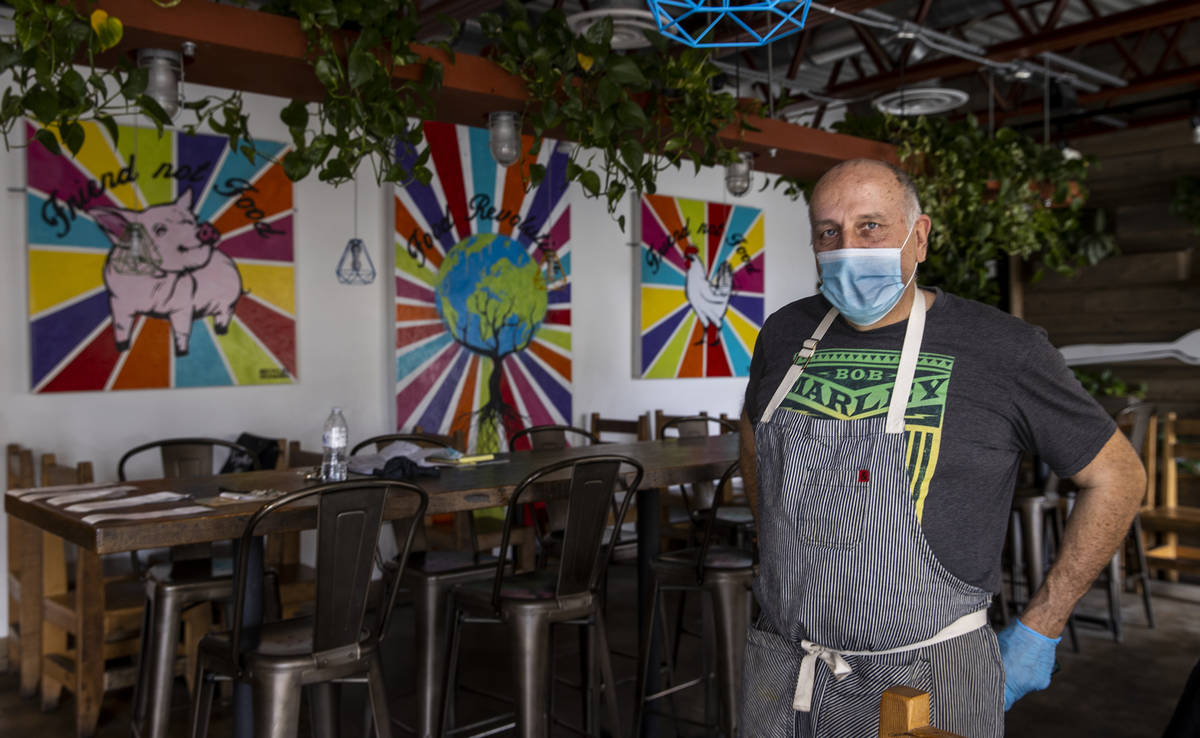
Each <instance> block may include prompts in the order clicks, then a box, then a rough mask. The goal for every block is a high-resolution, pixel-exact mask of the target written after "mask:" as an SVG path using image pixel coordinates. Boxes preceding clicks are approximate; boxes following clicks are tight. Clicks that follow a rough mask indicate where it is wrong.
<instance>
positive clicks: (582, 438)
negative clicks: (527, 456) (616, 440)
mask: <svg viewBox="0 0 1200 738" xmlns="http://www.w3.org/2000/svg"><path fill="white" fill-rule="evenodd" d="M599 442H600V440H599V439H597V438H596V436H594V435H593V434H592V432H591V431H589V430H587V429H586V428H576V427H575V426H573V425H532V426H530V427H528V428H522V429H521V430H519V431H517V432H516V433H514V434H512V435H511V436H509V437H508V449H509V450H510V451H517V450H518V449H517V444H518V443H520V444H524V445H525V446H527V447H528V448H529V449H533V450H535V451H543V450H558V449H564V448H567V447H569V446H592V445H594V444H597V443H599ZM520 450H525V449H520Z"/></svg>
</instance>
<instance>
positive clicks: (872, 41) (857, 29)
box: [850, 23, 894, 72]
mask: <svg viewBox="0 0 1200 738" xmlns="http://www.w3.org/2000/svg"><path fill="white" fill-rule="evenodd" d="M850 27H851V28H853V29H854V33H855V34H856V35H857V36H858V40H859V41H862V45H863V46H864V47H865V48H866V50H867V53H868V54H869V55H870V56H871V61H872V62H874V63H875V68H876V69H878V70H879V71H881V72H886V71H888V70H889V69H891V68H892V67H893V66H894V65H893V64H892V58H891V57H890V56H888V53H887V52H886V51H884V50H883V47H882V46H880V45H879V41H878V40H877V39H876V38H875V36H874V34H872V33H871V32H870V31H869V30H867V29H866V28H864V27H863V26H862V25H861V24H859V23H851V24H850Z"/></svg>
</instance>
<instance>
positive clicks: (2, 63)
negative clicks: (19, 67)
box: [0, 41, 21, 73]
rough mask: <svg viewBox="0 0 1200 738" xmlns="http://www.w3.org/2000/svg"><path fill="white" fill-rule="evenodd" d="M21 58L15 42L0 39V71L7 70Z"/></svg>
mask: <svg viewBox="0 0 1200 738" xmlns="http://www.w3.org/2000/svg"><path fill="white" fill-rule="evenodd" d="M20 60H21V50H20V49H18V48H17V47H16V45H15V44H10V43H8V42H6V41H0V73H4V72H7V71H8V70H9V69H11V68H12V67H13V65H14V64H16V63H17V62H19V61H20Z"/></svg>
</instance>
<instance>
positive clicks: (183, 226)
mask: <svg viewBox="0 0 1200 738" xmlns="http://www.w3.org/2000/svg"><path fill="white" fill-rule="evenodd" d="M88 214H89V215H90V216H91V217H92V219H93V220H95V221H96V223H97V224H99V225H100V227H102V228H103V229H104V230H105V231H106V232H107V233H108V236H109V240H111V241H112V244H113V247H112V249H111V250H109V252H108V259H107V260H106V261H105V263H104V284H105V285H106V286H107V287H108V307H109V311H110V312H111V313H112V321H113V332H114V333H115V336H116V343H117V350H118V351H125V350H126V349H128V348H129V340H130V337H131V336H130V334H131V333H132V331H133V323H134V318H135V317H136V316H138V315H147V316H149V317H152V318H166V319H167V320H168V321H170V323H171V333H172V335H173V336H174V339H175V355H176V356H186V355H187V352H188V340H189V338H190V337H191V333H192V321H194V320H196V319H197V318H204V317H206V316H209V315H211V316H213V327H214V328H215V329H216V331H217V333H218V334H224V333H225V332H226V331H227V330H229V321H230V320H232V319H233V311H234V308H235V307H236V306H237V301H238V299H239V298H241V296H242V276H241V274H239V273H238V268H237V265H235V264H234V263H233V259H230V258H229V257H228V256H227V255H225V254H224V253H223V252H221V251H220V250H218V249H217V248H216V244H217V241H219V240H220V238H221V234H220V232H219V231H217V229H216V228H215V227H213V225H212V224H211V223H197V222H196V215H195V213H193V212H192V191H191V190H186V191H184V193H183V194H182V195H180V197H179V199H177V200H175V202H168V203H163V204H161V205H152V206H150V207H148V208H146V209H145V210H124V209H121V208H110V207H96V208H92V209H91V210H89V211H88Z"/></svg>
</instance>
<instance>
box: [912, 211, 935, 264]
mask: <svg viewBox="0 0 1200 738" xmlns="http://www.w3.org/2000/svg"><path fill="white" fill-rule="evenodd" d="M932 229H933V220H932V219H930V217H929V216H928V215H926V214H924V213H921V216H920V217H919V218H917V222H916V223H915V224H914V226H913V235H914V236H916V238H917V262H918V263H920V262H922V261H925V257H926V255H927V254H928V249H929V231H930V230H932Z"/></svg>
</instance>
